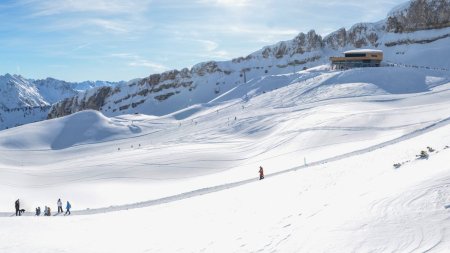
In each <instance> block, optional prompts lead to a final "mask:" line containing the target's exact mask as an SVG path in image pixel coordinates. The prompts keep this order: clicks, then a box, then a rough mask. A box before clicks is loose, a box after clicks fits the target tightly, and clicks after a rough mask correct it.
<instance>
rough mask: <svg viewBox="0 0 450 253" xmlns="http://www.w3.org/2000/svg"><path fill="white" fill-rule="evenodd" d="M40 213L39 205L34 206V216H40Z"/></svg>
mask: <svg viewBox="0 0 450 253" xmlns="http://www.w3.org/2000/svg"><path fill="white" fill-rule="evenodd" d="M40 215H41V207H39V206H38V207H36V216H40Z"/></svg>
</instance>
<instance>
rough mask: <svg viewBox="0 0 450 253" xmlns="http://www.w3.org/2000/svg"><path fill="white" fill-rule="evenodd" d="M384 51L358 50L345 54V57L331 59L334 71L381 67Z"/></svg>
mask: <svg viewBox="0 0 450 253" xmlns="http://www.w3.org/2000/svg"><path fill="white" fill-rule="evenodd" d="M382 60H383V51H381V50H376V49H357V50H350V51H346V52H344V57H330V61H331V67H332V69H349V68H362V67H380V65H381V61H382Z"/></svg>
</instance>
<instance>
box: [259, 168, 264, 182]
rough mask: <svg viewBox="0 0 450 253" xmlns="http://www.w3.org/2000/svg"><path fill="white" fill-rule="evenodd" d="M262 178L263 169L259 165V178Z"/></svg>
mask: <svg viewBox="0 0 450 253" xmlns="http://www.w3.org/2000/svg"><path fill="white" fill-rule="evenodd" d="M262 179H264V169H263V167H262V166H259V180H262Z"/></svg>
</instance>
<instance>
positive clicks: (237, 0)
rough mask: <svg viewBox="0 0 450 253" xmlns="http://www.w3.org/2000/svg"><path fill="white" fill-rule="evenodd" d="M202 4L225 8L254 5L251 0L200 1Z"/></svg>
mask: <svg viewBox="0 0 450 253" xmlns="http://www.w3.org/2000/svg"><path fill="white" fill-rule="evenodd" d="M197 3H200V4H214V5H220V6H225V7H244V6H249V5H251V4H252V3H253V1H251V0H198V1H197Z"/></svg>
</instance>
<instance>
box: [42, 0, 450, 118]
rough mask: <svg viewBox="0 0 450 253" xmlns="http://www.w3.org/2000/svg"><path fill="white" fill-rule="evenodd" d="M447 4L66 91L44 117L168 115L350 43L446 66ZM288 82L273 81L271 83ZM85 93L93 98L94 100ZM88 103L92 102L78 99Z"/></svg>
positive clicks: (415, 7) (394, 60) (438, 1)
mask: <svg viewBox="0 0 450 253" xmlns="http://www.w3.org/2000/svg"><path fill="white" fill-rule="evenodd" d="M448 8H450V2H449V0H427V1H421V0H412V1H410V2H408V3H407V4H406V5H404V6H403V7H402V8H397V9H396V11H393V12H391V13H390V14H389V16H388V17H387V18H386V19H384V20H382V21H380V22H377V23H359V24H355V25H354V26H353V27H351V28H350V29H348V30H347V29H345V28H342V29H339V30H338V31H336V32H333V33H331V34H330V35H328V36H325V37H324V38H322V37H321V36H320V35H318V34H317V33H316V32H315V31H314V30H311V31H309V32H307V33H300V34H299V35H298V36H296V37H295V38H294V39H292V40H289V41H282V42H279V43H277V44H275V45H271V46H267V47H264V48H262V49H261V50H258V51H256V52H254V53H252V54H249V55H248V56H246V57H240V58H236V59H233V60H231V61H224V62H214V61H211V62H204V63H199V64H197V65H195V66H193V67H192V68H191V69H187V68H185V69H182V70H171V71H167V72H164V73H161V74H153V75H151V76H149V77H146V78H143V79H141V80H138V81H136V82H131V83H128V84H123V85H119V86H117V87H116V88H115V89H114V90H113V89H110V90H108V91H107V92H106V91H105V92H103V93H102V94H100V96H99V94H97V93H93V94H94V95H95V96H96V97H97V98H96V99H92V98H90V97H88V96H85V95H84V94H83V95H82V96H78V97H76V98H70V99H67V100H64V101H61V102H59V103H57V104H55V105H54V106H53V107H52V109H51V111H50V113H49V118H55V117H61V116H64V115H68V114H71V113H74V112H77V111H81V110H85V109H96V110H100V111H102V112H103V113H104V114H105V115H107V116H116V115H122V114H130V113H145V114H151V115H166V114H169V113H172V112H175V111H178V110H180V109H183V108H187V107H190V106H191V105H194V104H201V103H207V102H209V101H214V100H217V98H219V97H223V95H224V94H227V93H228V92H229V91H231V90H233V89H235V88H236V87H238V86H240V85H242V84H244V83H249V82H252V81H254V80H258V79H261V78H264V77H270V76H277V75H280V74H288V73H293V72H297V71H299V70H302V69H304V68H311V67H315V66H319V65H323V64H327V63H328V62H329V58H328V57H329V56H336V55H340V54H341V52H342V51H344V50H348V49H354V48H378V49H381V50H383V51H384V59H385V63H390V64H397V65H402V66H408V67H411V68H419V67H423V68H439V69H443V70H449V69H450V61H448V58H449V57H450V46H449V45H450V27H449V26H450V23H449V22H448V16H450V15H447V14H448V13H449V12H448ZM399 10H401V11H399ZM422 10H424V11H425V12H426V13H427V16H426V19H423V17H422V16H423V13H422V12H421V11H422ZM416 18H417V19H416ZM394 20H395V22H394ZM269 79H270V78H269ZM286 80H287V79H286ZM356 81H357V80H356ZM289 83H290V81H289V82H282V83H277V87H280V86H284V85H288V84H289ZM227 97H229V96H227ZM83 100H84V102H83ZM88 100H90V101H93V100H95V101H97V102H98V103H96V104H95V105H93V104H92V103H88ZM88 104H90V106H88V107H86V106H83V105H88Z"/></svg>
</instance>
